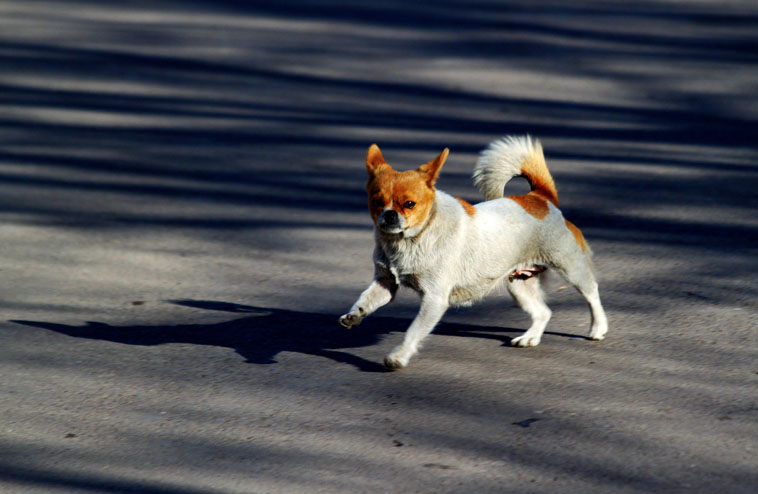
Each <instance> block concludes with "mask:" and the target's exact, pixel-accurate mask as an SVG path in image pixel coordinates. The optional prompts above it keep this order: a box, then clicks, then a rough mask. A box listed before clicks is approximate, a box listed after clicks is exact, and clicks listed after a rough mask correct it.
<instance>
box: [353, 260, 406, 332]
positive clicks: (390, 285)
mask: <svg viewBox="0 0 758 494" xmlns="http://www.w3.org/2000/svg"><path fill="white" fill-rule="evenodd" d="M397 288H398V284H397V282H396V281H395V277H394V275H393V274H392V273H390V272H389V271H386V270H384V269H382V268H380V267H377V271H376V273H375V275H374V281H373V282H371V284H370V285H369V286H368V288H366V289H365V290H364V291H363V293H361V296H360V297H358V300H356V302H355V303H354V304H353V306H352V307H351V308H350V312H348V313H347V314H344V315H342V316H341V317H340V319H339V322H340V324H341V325H342V326H344V327H346V328H352V327H354V326H357V325H359V324H360V323H361V321H363V318H364V317H366V316H368V315H369V314H371V313H372V312H374V311H375V310H377V309H378V308H379V307H382V306H383V305H387V304H388V303H390V302H391V301H392V299H393V298H395V293H397Z"/></svg>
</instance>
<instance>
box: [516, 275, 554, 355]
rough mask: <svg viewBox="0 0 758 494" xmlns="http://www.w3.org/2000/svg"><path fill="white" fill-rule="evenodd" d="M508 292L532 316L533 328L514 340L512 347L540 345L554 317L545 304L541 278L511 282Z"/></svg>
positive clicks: (535, 277) (534, 277)
mask: <svg viewBox="0 0 758 494" xmlns="http://www.w3.org/2000/svg"><path fill="white" fill-rule="evenodd" d="M508 291H509V292H510V293H511V295H512V296H513V298H514V299H515V300H516V302H517V303H518V304H519V305H520V306H521V308H522V309H524V310H525V311H526V312H527V313H528V314H529V315H530V316H532V325H531V327H530V328H529V329H527V330H526V332H525V333H524V334H523V335H521V336H519V337H517V338H513V339H512V340H511V345H512V346H520V347H530V346H537V345H539V344H540V340H541V339H542V333H543V332H544V331H545V327H546V326H547V323H548V321H549V320H550V316H551V315H552V312H551V311H550V308H549V307H548V306H547V304H545V301H544V298H543V295H542V289H540V279H539V276H533V277H530V278H527V279H525V280H523V279H514V280H513V281H509V282H508Z"/></svg>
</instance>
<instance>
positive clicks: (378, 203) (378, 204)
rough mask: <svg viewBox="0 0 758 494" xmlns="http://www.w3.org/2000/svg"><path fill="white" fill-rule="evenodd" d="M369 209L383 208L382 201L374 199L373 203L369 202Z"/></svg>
mask: <svg viewBox="0 0 758 494" xmlns="http://www.w3.org/2000/svg"><path fill="white" fill-rule="evenodd" d="M371 207H373V208H375V209H379V208H382V207H384V201H382V200H381V199H374V200H373V201H371Z"/></svg>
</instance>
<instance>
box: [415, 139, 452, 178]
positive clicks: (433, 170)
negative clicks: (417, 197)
mask: <svg viewBox="0 0 758 494" xmlns="http://www.w3.org/2000/svg"><path fill="white" fill-rule="evenodd" d="M449 153H450V150H449V149H448V148H445V149H444V150H443V151H442V152H441V153H440V155H439V156H437V157H436V158H434V159H433V160H432V161H430V162H429V163H427V164H425V165H421V166H419V167H418V171H419V172H421V173H423V174H424V175H426V183H427V185H429V187H434V182H436V181H437V177H438V176H439V175H440V169H441V168H442V165H443V164H444V163H445V160H446V159H447V155H448V154H449Z"/></svg>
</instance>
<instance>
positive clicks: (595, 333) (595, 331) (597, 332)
mask: <svg viewBox="0 0 758 494" xmlns="http://www.w3.org/2000/svg"><path fill="white" fill-rule="evenodd" d="M607 332H608V328H607V327H599V328H592V329H590V334H589V335H587V337H588V338H589V339H591V340H595V341H600V340H604V339H605V333H607Z"/></svg>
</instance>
